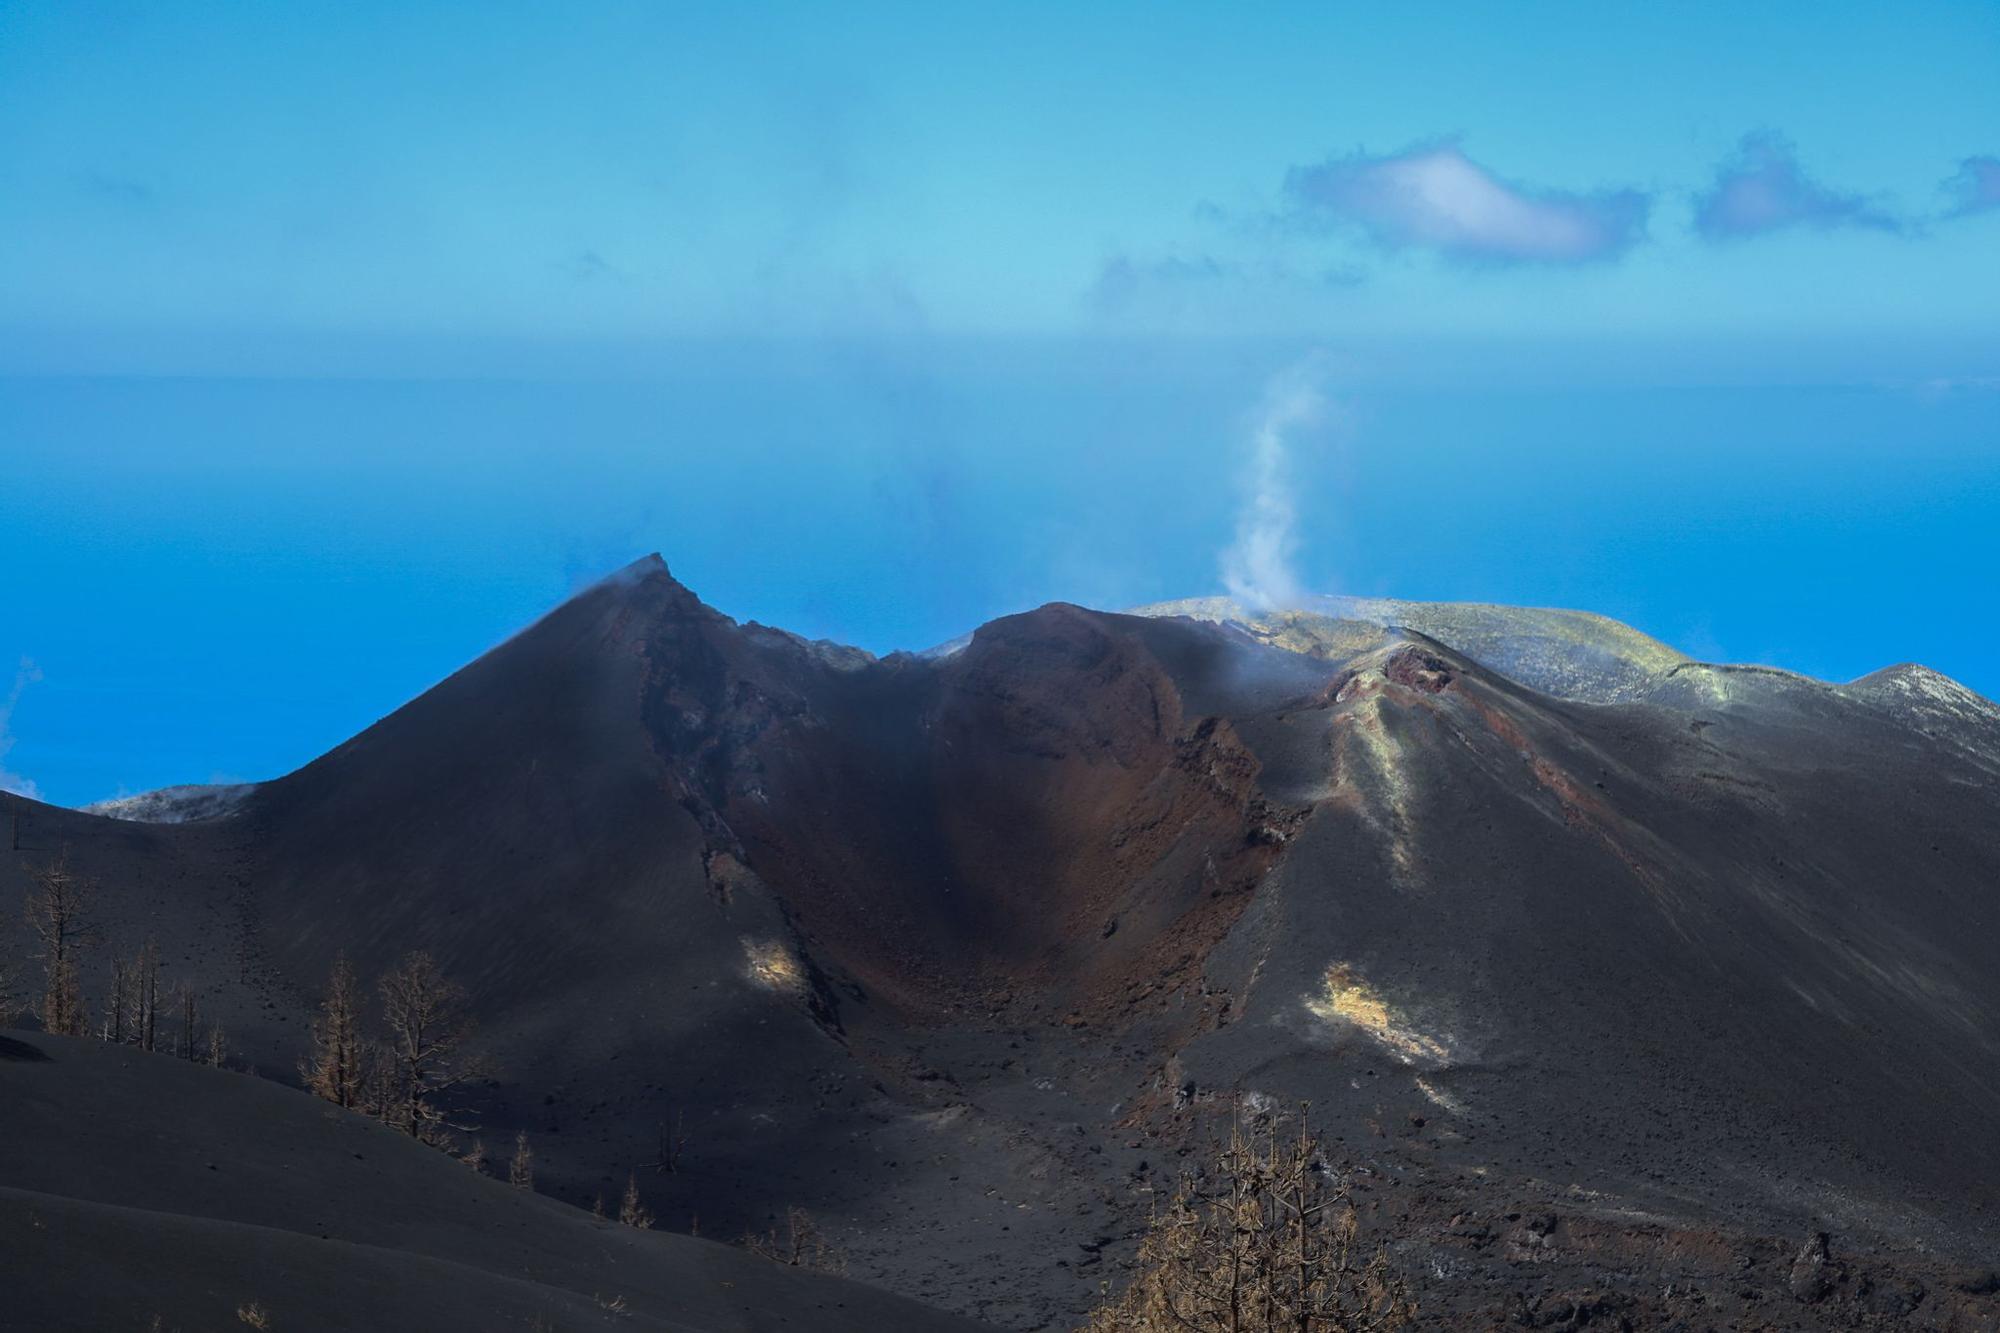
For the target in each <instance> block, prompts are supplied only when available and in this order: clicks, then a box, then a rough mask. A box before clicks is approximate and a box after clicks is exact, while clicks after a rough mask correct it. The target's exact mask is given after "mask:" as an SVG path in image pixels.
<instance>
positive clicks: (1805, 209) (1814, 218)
mask: <svg viewBox="0 0 2000 1333" xmlns="http://www.w3.org/2000/svg"><path fill="white" fill-rule="evenodd" d="M1694 227H1695V231H1696V232H1697V233H1699V234H1700V235H1701V236H1702V237H1703V238H1704V239H1706V240H1710V241H1734V240H1742V239H1745V238H1747V237H1751V236H1762V235H1764V234H1765V233H1767V232H1774V231H1782V230H1784V229H1786V228H1788V227H1818V228H1822V229H1831V228H1836V227H1859V228H1864V229H1867V230H1872V231H1885V232H1900V231H1903V230H1905V228H1906V224H1905V223H1904V222H1903V221H1902V220H1901V219H1899V218H1897V217H1896V216H1895V215H1894V214H1892V213H1889V212H1886V211H1884V210H1883V209H1882V208H1880V207H1879V206H1878V205H1877V204H1876V203H1875V202H1874V201H1873V200H1871V199H1870V198H1869V197H1868V196H1867V195H1864V194H1852V193H1848V192H1845V191H1841V190H1834V189H1830V188H1828V187H1827V186H1824V185H1821V184H1820V183H1819V182H1817V181H1815V180H1813V179H1812V178H1810V177H1809V176H1807V175H1806V174H1805V172H1804V170H1803V169H1802V168H1801V167H1800V166H1799V161H1798V155H1797V152H1796V151H1795V150H1794V149H1793V147H1792V144H1791V141H1790V140H1788V139H1786V138H1785V137H1784V136H1783V135H1779V134H1773V133H1770V132H1769V131H1759V132H1758V133H1755V134H1746V135H1744V136H1743V140H1742V142H1741V143H1739V144H1738V145H1737V147H1736V152H1735V154H1734V155H1733V156H1731V157H1730V158H1729V160H1727V161H1726V162H1724V163H1723V164H1722V165H1721V166H1720V167H1719V168H1717V170H1716V173H1715V180H1714V182H1713V183H1712V184H1711V185H1710V186H1709V188H1708V189H1707V191H1705V192H1704V193H1702V194H1701V195H1699V196H1698V197H1697V198H1696V199H1695V211H1694Z"/></svg>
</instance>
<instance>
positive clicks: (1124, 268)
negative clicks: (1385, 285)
mask: <svg viewBox="0 0 2000 1333" xmlns="http://www.w3.org/2000/svg"><path fill="white" fill-rule="evenodd" d="M1362 280H1363V275H1362V273H1361V271H1360V270H1359V269H1356V268H1353V267H1351V266H1343V265H1333V266H1327V265H1324V264H1322V265H1318V266H1312V265H1299V264H1295V263H1291V262H1289V261H1286V260H1281V259H1277V258H1265V259H1259V260H1240V259H1232V258H1220V257H1217V256H1215V255H1212V254H1206V253H1202V254H1195V255H1193V256H1192V257H1188V256H1183V255H1177V254H1176V255H1166V256H1161V257H1142V256H1138V255H1130V254H1118V255H1113V256H1111V257H1110V258H1108V259H1106V260H1105V261H1104V263H1103V265H1102V267H1100V268H1099V269H1098V272H1097V280H1096V281H1095V282H1094V283H1092V284H1091V286H1090V289H1089V291H1088V292H1087V293H1086V297H1085V299H1086V303H1087V304H1088V306H1089V308H1090V310H1091V311H1092V312H1093V313H1094V314H1096V315H1099V316H1102V317H1104V318H1107V319H1110V320H1126V319H1141V320H1154V321H1157V320H1162V319H1164V320H1167V321H1169V322H1172V321H1174V320H1177V319H1182V318H1188V319H1198V320H1200V321H1202V322H1203V323H1204V324H1205V325H1209V326H1215V325H1217V324H1220V325H1221V326H1227V325H1229V324H1231V323H1232V322H1234V321H1235V320H1236V318H1237V317H1238V316H1239V315H1244V314H1255V315H1257V316H1259V317H1269V316H1271V315H1272V314H1273V313H1275V312H1280V311H1284V310H1289V309H1291V308H1292V307H1294V306H1296V305H1298V304H1299V303H1300V302H1305V303H1307V304H1308V305H1310V303H1312V302H1313V301H1314V300H1316V299H1317V298H1319V297H1322V296H1324V295H1325V294H1327V293H1332V292H1337V291H1341V290H1344V289H1348V288H1352V287H1355V286H1357V285H1359V284H1360V283H1361V281H1362Z"/></svg>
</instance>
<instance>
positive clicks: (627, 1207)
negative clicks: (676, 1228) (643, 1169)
mask: <svg viewBox="0 0 2000 1333" xmlns="http://www.w3.org/2000/svg"><path fill="white" fill-rule="evenodd" d="M618 1220H619V1222H620V1223H622V1224H623V1225H625V1226H628V1227H637V1228H639V1229H640V1230H641V1231H647V1230H650V1229H651V1228H652V1225H653V1214H652V1213H651V1212H650V1211H648V1209H647V1208H646V1205H645V1204H643V1203H641V1202H640V1201H639V1173H638V1172H636V1171H634V1172H632V1173H631V1174H629V1175H627V1176H626V1177H625V1197H624V1198H622V1199H620V1200H619V1201H618Z"/></svg>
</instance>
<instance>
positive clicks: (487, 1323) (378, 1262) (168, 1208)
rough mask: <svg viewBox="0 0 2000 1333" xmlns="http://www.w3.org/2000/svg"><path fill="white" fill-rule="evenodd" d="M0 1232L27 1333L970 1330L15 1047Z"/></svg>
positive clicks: (333, 1136) (192, 1093) (341, 1120)
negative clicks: (135, 1332) (154, 1327)
mask: <svg viewBox="0 0 2000 1333" xmlns="http://www.w3.org/2000/svg"><path fill="white" fill-rule="evenodd" d="M0 1236H4V1237H5V1244H4V1245H0V1256H4V1257H0V1285H4V1289H5V1292H6V1305H5V1313H4V1315H0V1323H4V1324H5V1326H6V1327H9V1328H22V1329H35V1330H38V1331H39V1333H62V1331H64V1330H78V1331H79V1333H82V1331H85V1330H88V1331H90V1333H95V1331H96V1330H101V1329H109V1328H146V1327H149V1326H150V1321H151V1320H152V1319H154V1318H156V1317H157V1318H158V1320H159V1326H160V1327H162V1328H189V1329H193V1328H224V1327H238V1326H241V1325H244V1324H248V1325H250V1326H252V1327H266V1326H268V1327H270V1328H273V1329H284V1330H296V1331H297V1333H310V1330H316V1329H354V1328H367V1329H372V1330H381V1331H382V1333H390V1331H391V1330H409V1331H410V1333H440V1331H441V1330H452V1329H464V1330H475V1329H477V1330H481V1331H482V1333H491V1331H493V1330H501V1329H520V1330H530V1329H577V1330H582V1329H597V1328H606V1329H610V1328H622V1329H656V1330H673V1333H694V1331H695V1330H707V1331H713V1333H722V1331H723V1330H728V1331H729V1333H737V1331H739V1330H773V1331H775V1330H779V1329H795V1330H808V1329H810V1330H826V1331H827V1333H835V1331H836V1330H847V1331H849V1333H875V1330H879V1329H885V1328H897V1329H910V1330H937V1331H938V1333H947V1331H948V1330H950V1331H956V1330H964V1331H965V1333H971V1331H972V1330H973V1329H975V1328H976V1327H978V1326H977V1325H974V1324H971V1323H968V1322H966V1321H964V1320H959V1319H955V1318H952V1317H951V1316H948V1315H945V1314H942V1313H939V1312H936V1311H930V1310H925V1309H923V1308H922V1307H920V1306H917V1305H915V1304H913V1303H911V1302H908V1301H904V1300H900V1299H898V1298H896V1297H893V1296H889V1295H886V1294H884V1293H881V1292H876V1291H871V1290H869V1289H868V1288H866V1287H863V1286H860V1285H859V1284H857V1283H852V1282H847V1281H843V1280H841V1279H838V1278H833V1277H827V1276H823V1275H819V1274H814V1273H808V1272H805V1271H803V1270H799V1269H793V1268H787V1267H785V1266H783V1265H780V1264H777V1263H774V1262H772V1261H770V1260H765V1259H760V1258H757V1257H755V1256H752V1255H749V1254H746V1253H744V1252H743V1251H741V1250H736V1249H732V1248H729V1247H726V1246H720V1245H715V1244H711V1243H709V1242H706V1241H700V1240H694V1239H691V1238H689V1237H686V1236H673V1235H667V1234H663V1233H658V1232H643V1231H639V1230H635V1229H633V1228H631V1227H626V1226H620V1225H617V1224H616V1223H614V1222H608V1221H605V1220H602V1219H594V1218H592V1217H591V1216H590V1215H589V1214H587V1213H582V1212H579V1211H577V1210H575V1209H573V1208H568V1207H565V1206H563V1205H561V1204H557V1203H554V1202H552V1201H550V1200H548V1199H544V1198H540V1197H537V1196H536V1195H533V1194H531V1193H527V1192H525V1191H521V1190H516V1189H512V1188H509V1187H508V1186H506V1185H504V1184H502V1183H501V1182H499V1181H496V1180H492V1179H489V1178H484V1177H481V1176H480V1175H477V1174H475V1173H474V1172H473V1171H472V1170H471V1169H469V1168H468V1167H467V1166H465V1165H464V1164H462V1163H460V1162H456V1161H454V1160H452V1159H451V1158H449V1157H447V1156H445V1155H444V1154H441V1153H438V1152H435V1151H433V1150H431V1149H429V1148H425V1147H423V1146H421V1145H419V1144H417V1143H415V1142H412V1141H411V1140H409V1139H408V1138H406V1137H405V1136H402V1135H399V1134H397V1133H395V1132H394V1131H392V1130H389V1129H387V1128H385V1127H383V1126H381V1125H378V1124H375V1123H373V1122H372V1121H369V1120H367V1119H365V1118H364V1117H362V1116H360V1115H357V1114H355V1113H352V1112H348V1111H340V1110H336V1109H333V1108H331V1107H328V1106H327V1105H326V1104H325V1103H323V1102H318V1101H315V1100H313V1099H310V1098H308V1097H306V1096H305V1095H303V1094H301V1093H298V1092H293V1091H291V1090H289V1089H285V1088H280V1087H278V1086H276V1085H274V1084H272V1083H269V1082H266V1081H263V1080H260V1079H251V1078H246V1077H243V1076H241V1075H237V1074H230V1073H226V1072H223V1071H220V1070H214V1069H205V1068H200V1067H198V1066H195V1065H192V1064H188V1063H186V1062H184V1061H180V1060H175V1059H172V1058H170V1057H168V1056H165V1055H158V1054H153V1055H148V1054H144V1053H141V1052H138V1051H135V1050H131V1049H129V1048H119V1047H111V1046H106V1045H103V1044H101V1043H96V1042H82V1041H76V1040H70V1039H64V1038H57V1037H44V1036H38V1035H30V1034H26V1033H15V1034H8V1035H5V1036H0ZM253 1310H254V1311H258V1312H261V1314H260V1317H262V1318H263V1319H265V1320H266V1321H267V1323H266V1324H257V1323H254V1322H253V1318H252V1317H251V1316H250V1315H248V1314H247V1313H245V1312H249V1311H253Z"/></svg>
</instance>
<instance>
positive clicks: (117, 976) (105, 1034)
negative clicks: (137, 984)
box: [98, 958, 132, 1045]
mask: <svg viewBox="0 0 2000 1333" xmlns="http://www.w3.org/2000/svg"><path fill="white" fill-rule="evenodd" d="M131 1011H132V970H131V968H130V967H129V966H128V965H127V964H126V962H125V960H124V959H123V958H114V959H112V960H111V993H110V994H109V995H108V996H106V997H105V1001H104V1025H103V1027H102V1028H101V1029H99V1032H98V1035H99V1036H100V1037H102V1038H103V1039H104V1040H105V1041H108V1042H111V1043H112V1044H113V1045H122V1044H124V1041H125V1031H126V1027H125V1016H126V1015H127V1014H129V1013H130V1012H131Z"/></svg>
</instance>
